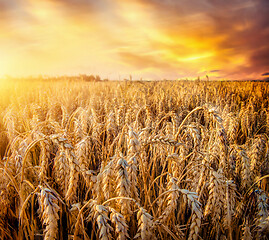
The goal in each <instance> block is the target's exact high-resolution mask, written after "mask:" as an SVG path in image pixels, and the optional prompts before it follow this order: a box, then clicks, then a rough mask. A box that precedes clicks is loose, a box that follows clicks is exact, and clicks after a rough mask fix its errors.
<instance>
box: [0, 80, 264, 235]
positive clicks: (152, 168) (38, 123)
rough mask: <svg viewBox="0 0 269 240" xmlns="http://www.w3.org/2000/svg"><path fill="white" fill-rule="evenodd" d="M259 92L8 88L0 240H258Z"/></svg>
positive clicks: (110, 85)
mask: <svg viewBox="0 0 269 240" xmlns="http://www.w3.org/2000/svg"><path fill="white" fill-rule="evenodd" d="M268 96H269V87H268V84H267V83H259V82H191V81H190V82H187V81H186V82H181V81H160V82H135V81H134V82H129V81H128V82H83V81H70V82H66V81H57V82H42V81H40V82H34V83H31V84H29V83H19V82H17V83H16V82H15V83H10V84H7V85H5V86H4V87H2V88H1V90H0V110H1V117H0V135H1V139H0V150H1V151H0V154H1V163H0V170H1V175H0V206H1V208H0V239H30V240H35V239H47V240H52V239H77V240H78V239H119V240H124V239H188V240H191V239H222V240H223V239H244V240H250V239H267V238H268V237H267V236H268V235H269V216H268V189H269V188H268V183H267V182H268V181H267V180H268V174H269V165H268V159H269V151H268V134H269V125H268V124H269V98H268Z"/></svg>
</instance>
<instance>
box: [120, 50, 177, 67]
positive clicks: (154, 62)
mask: <svg viewBox="0 0 269 240" xmlns="http://www.w3.org/2000/svg"><path fill="white" fill-rule="evenodd" d="M118 55H119V56H120V58H121V60H122V62H123V63H125V64H128V65H130V66H133V67H135V68H136V70H142V69H146V68H161V69H164V70H167V69H172V68H173V67H172V66H171V65H170V64H169V63H167V62H163V61H161V59H160V58H156V57H154V56H152V55H139V54H134V53H130V52H119V53H118Z"/></svg>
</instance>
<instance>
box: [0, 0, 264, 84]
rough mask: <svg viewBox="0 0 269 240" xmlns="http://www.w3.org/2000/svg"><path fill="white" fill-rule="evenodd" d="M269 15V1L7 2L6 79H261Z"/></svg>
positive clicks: (1, 26)
mask: <svg viewBox="0 0 269 240" xmlns="http://www.w3.org/2000/svg"><path fill="white" fill-rule="evenodd" d="M268 10H269V4H268V1H267V0H256V1H252V0H237V1H232V0H227V1H221V0H205V1H199V0H182V1H176V0H147V1H146V0H130V1H120V0H99V1H93V0H78V1H75V0H65V1H64V0H55V1H52V0H27V1H23V2H22V1H17V0H9V1H8V0H3V1H1V3H0V19H1V22H0V51H1V55H0V65H1V67H0V75H1V74H2V75H3V74H9V75H30V74H39V73H40V74H52V75H54V74H78V73H93V74H100V75H101V76H102V77H107V76H109V77H110V78H118V75H119V74H120V75H121V76H123V77H124V76H128V75H129V74H132V73H134V74H135V75H136V76H141V77H143V76H146V77H147V78H155V77H158V78H167V76H169V78H181V77H184V76H186V77H190V78H196V77H197V76H198V75H200V76H203V75H211V76H212V77H216V78H230V79H245V78H258V77H259V76H260V75H261V74H262V73H264V72H267V71H268V69H269V62H268V59H269V48H268V43H267V42H268V39H269V31H268V28H269V26H268V25H269V17H268V14H267V13H268ZM217 69H221V71H214V70H217ZM156 73H157V74H156Z"/></svg>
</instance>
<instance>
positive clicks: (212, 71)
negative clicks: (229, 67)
mask: <svg viewBox="0 0 269 240" xmlns="http://www.w3.org/2000/svg"><path fill="white" fill-rule="evenodd" d="M210 72H211V73H214V72H220V70H218V69H215V70H211V71H210Z"/></svg>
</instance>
